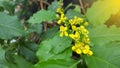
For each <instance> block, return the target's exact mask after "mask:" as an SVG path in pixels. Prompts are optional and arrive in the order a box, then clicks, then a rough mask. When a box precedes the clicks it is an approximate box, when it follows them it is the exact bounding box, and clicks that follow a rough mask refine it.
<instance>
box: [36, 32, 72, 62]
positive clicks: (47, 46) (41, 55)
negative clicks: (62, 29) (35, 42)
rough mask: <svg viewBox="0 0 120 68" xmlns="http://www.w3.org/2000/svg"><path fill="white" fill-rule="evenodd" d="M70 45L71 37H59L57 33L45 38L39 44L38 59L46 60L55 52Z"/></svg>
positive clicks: (59, 51) (55, 53)
mask: <svg viewBox="0 0 120 68" xmlns="http://www.w3.org/2000/svg"><path fill="white" fill-rule="evenodd" d="M70 46H71V39H69V38H67V37H60V36H59V35H58V34H57V35H55V36H54V37H53V38H51V39H47V40H45V41H43V42H42V43H41V44H40V47H39V49H38V51H37V56H38V59H39V60H40V62H43V61H47V60H48V59H50V58H52V57H54V56H56V55H57V54H59V53H62V52H64V50H65V49H67V48H69V47H70ZM69 53H71V52H69ZM68 55H70V54H68ZM60 58H61V57H60Z"/></svg>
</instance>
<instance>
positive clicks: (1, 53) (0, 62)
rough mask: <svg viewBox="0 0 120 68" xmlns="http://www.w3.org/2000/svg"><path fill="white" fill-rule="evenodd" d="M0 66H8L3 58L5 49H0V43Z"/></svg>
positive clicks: (5, 67) (4, 67)
mask: <svg viewBox="0 0 120 68" xmlns="http://www.w3.org/2000/svg"><path fill="white" fill-rule="evenodd" d="M0 68H8V66H7V62H6V59H5V51H4V50H3V49H2V47H1V45H0Z"/></svg>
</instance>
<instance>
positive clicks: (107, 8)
mask: <svg viewBox="0 0 120 68" xmlns="http://www.w3.org/2000/svg"><path fill="white" fill-rule="evenodd" d="M119 11H120V0H116V1H114V0H98V1H97V2H94V4H93V5H92V7H91V8H89V9H88V10H87V13H86V16H87V18H88V20H89V21H90V23H92V24H93V25H94V26H99V25H101V24H103V23H105V22H106V21H107V20H108V19H109V18H110V16H111V15H112V14H116V13H117V12H119Z"/></svg>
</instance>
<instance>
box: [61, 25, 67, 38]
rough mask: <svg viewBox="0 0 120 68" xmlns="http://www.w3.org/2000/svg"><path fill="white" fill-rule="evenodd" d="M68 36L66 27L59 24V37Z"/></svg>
mask: <svg viewBox="0 0 120 68" xmlns="http://www.w3.org/2000/svg"><path fill="white" fill-rule="evenodd" d="M64 35H65V36H68V33H67V27H64V26H60V37H62V36H64Z"/></svg>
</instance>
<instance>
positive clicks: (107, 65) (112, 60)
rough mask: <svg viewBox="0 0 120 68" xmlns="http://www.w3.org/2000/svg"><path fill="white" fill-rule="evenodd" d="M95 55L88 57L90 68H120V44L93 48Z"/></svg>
mask: <svg viewBox="0 0 120 68" xmlns="http://www.w3.org/2000/svg"><path fill="white" fill-rule="evenodd" d="M92 50H93V52H94V55H93V56H91V57H88V56H86V57H85V59H86V62H87V65H88V68H120V64H119V62H120V42H111V43H107V44H104V45H99V46H94V47H92Z"/></svg>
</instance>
